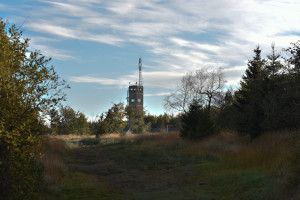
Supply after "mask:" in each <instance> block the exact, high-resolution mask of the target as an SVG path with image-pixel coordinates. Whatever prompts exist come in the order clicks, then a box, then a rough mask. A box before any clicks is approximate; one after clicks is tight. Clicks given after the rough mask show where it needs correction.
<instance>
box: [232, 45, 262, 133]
mask: <svg viewBox="0 0 300 200" xmlns="http://www.w3.org/2000/svg"><path fill="white" fill-rule="evenodd" d="M254 54H255V55H254V57H253V58H252V59H251V60H249V61H248V68H247V69H246V71H245V74H244V75H243V77H242V81H241V83H240V85H241V87H240V88H239V89H238V90H237V92H236V93H235V99H236V101H235V105H236V107H237V109H238V111H239V115H240V116H239V120H238V123H237V129H238V132H241V133H247V134H250V136H251V137H252V138H255V137H257V136H258V135H260V134H261V132H262V130H263V129H262V126H263V120H264V111H263V108H262V107H261V103H260V102H261V100H262V98H263V97H264V91H265V89H264V84H263V81H264V80H265V78H266V76H267V73H266V70H265V63H266V61H265V60H264V59H262V58H261V49H260V48H259V46H258V47H257V48H256V49H254Z"/></svg>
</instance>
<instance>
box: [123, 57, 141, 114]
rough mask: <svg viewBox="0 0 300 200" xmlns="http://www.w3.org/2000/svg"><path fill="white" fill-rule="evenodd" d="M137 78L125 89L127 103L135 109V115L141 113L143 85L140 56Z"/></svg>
mask: <svg viewBox="0 0 300 200" xmlns="http://www.w3.org/2000/svg"><path fill="white" fill-rule="evenodd" d="M138 66H139V80H138V82H136V83H135V84H130V82H129V87H128V91H127V105H129V106H132V107H133V108H134V109H135V112H136V114H137V115H141V114H142V113H143V105H144V87H143V78H142V58H141V57H140V58H139V65H138Z"/></svg>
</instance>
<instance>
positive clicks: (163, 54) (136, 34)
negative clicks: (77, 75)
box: [0, 0, 300, 88]
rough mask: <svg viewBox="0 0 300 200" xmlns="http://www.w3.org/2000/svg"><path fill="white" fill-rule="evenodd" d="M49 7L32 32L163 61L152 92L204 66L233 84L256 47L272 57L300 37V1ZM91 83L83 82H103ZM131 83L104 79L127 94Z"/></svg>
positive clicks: (74, 1) (177, 0) (85, 2)
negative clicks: (138, 50) (130, 46)
mask: <svg viewBox="0 0 300 200" xmlns="http://www.w3.org/2000/svg"><path fill="white" fill-rule="evenodd" d="M44 2H46V5H47V7H41V9H40V12H34V13H33V18H32V20H31V22H30V23H29V24H25V25H26V26H27V27H29V28H31V29H32V30H34V31H36V32H42V33H47V34H50V35H52V36H55V37H59V38H70V39H76V40H83V41H93V42H100V43H105V44H109V45H114V46H122V47H124V46H126V43H134V44H138V45H140V46H141V47H142V48H144V49H146V50H147V51H148V52H149V53H152V54H154V55H156V56H158V57H154V59H156V60H152V61H153V62H155V63H156V66H155V65H152V66H151V68H147V70H152V72H151V71H149V72H144V80H145V84H147V85H149V86H150V87H161V88H170V87H172V86H173V87H174V83H175V82H176V81H178V80H179V77H180V76H182V75H183V74H185V73H186V72H188V71H193V70H196V69H199V68H200V67H202V66H204V67H209V68H216V67H220V66H221V67H226V70H225V72H226V74H227V76H228V77H229V78H230V80H229V82H232V83H234V82H237V79H239V78H240V76H241V74H242V71H243V70H242V69H240V68H237V67H235V66H236V65H239V66H240V65H242V64H244V63H245V61H247V59H248V58H250V57H251V56H252V50H253V49H254V48H255V46H256V45H258V44H259V45H260V46H261V47H262V48H263V54H266V53H267V52H268V51H269V50H270V44H271V42H273V41H275V43H276V46H277V49H279V50H280V49H282V48H283V47H287V46H288V45H289V43H290V42H295V41H296V40H298V39H299V35H300V21H299V18H300V12H299V10H300V2H298V1H292V0H288V1H286V0H273V1H265V0H244V1H239V0H226V1H225V0H219V1H198V0H190V1H185V0H172V1H171V0H167V1H163V2H162V1H158V0H153V1H138V0H114V1H97V0H64V1H62V0H57V1H51V0H49V1H44ZM0 5H1V4H0ZM53 16H54V17H53ZM48 19H51V20H48ZM190 36H191V37H190ZM52 53H54V52H52ZM232 63H234V64H232ZM244 67H246V64H245V66H244ZM227 68H228V69H227ZM174 74H176V75H174ZM238 76H239V77H238ZM85 78H86V79H80V80H81V81H84V80H86V81H88V80H89V81H91V80H93V81H96V80H95V79H93V78H92V77H90V76H89V77H85ZM128 78H131V77H129V75H128V76H124V77H122V78H121V77H120V78H119V79H118V80H117V81H115V80H113V79H109V78H107V79H97V80H98V83H100V84H108V83H109V84H111V85H119V86H120V85H121V86H122V87H123V86H124V85H125V84H127V82H128V80H127V79H128ZM74 80H75V79H74ZM77 80H79V79H77ZM125 80H126V83H125ZM96 82H97V81H96ZM120 82H122V83H121V84H120ZM123 82H124V83H123Z"/></svg>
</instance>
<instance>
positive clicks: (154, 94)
mask: <svg viewBox="0 0 300 200" xmlns="http://www.w3.org/2000/svg"><path fill="white" fill-rule="evenodd" d="M170 94H171V92H159V93H152V94H144V96H145V97H153V96H168V95H170Z"/></svg>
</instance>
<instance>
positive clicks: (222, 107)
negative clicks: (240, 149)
mask: <svg viewBox="0 0 300 200" xmlns="http://www.w3.org/2000/svg"><path fill="white" fill-rule="evenodd" d="M253 52H254V56H253V57H252V58H251V59H249V60H248V63H247V69H246V71H245V73H244V75H243V76H242V79H241V81H240V84H239V86H238V87H237V88H236V89H232V88H227V90H226V89H225V88H224V84H225V82H226V81H225V79H224V76H223V71H222V70H221V69H218V70H211V71H209V70H208V69H206V68H202V69H200V70H198V71H196V72H193V73H188V74H186V75H185V76H184V77H182V79H181V82H180V84H179V86H178V88H177V90H176V91H175V92H174V93H172V94H171V95H169V96H167V97H166V98H165V100H164V102H165V108H167V109H173V110H177V111H179V112H180V113H181V116H180V119H181V124H182V126H181V130H180V133H181V136H182V137H184V138H189V139H201V138H203V137H206V136H208V135H211V134H214V133H218V132H219V131H220V130H232V131H235V132H238V133H240V134H248V135H250V136H251V138H252V139H255V138H256V137H258V136H259V135H260V134H262V133H264V132H273V131H280V130H297V129H299V128H300V41H297V42H296V43H291V46H290V47H288V48H285V49H283V51H282V52H277V51H276V49H275V44H274V43H272V45H271V52H270V53H269V54H267V55H266V57H265V58H263V57H262V50H261V49H260V47H259V46H258V47H257V48H255V49H254V51H253ZM283 53H284V55H283Z"/></svg>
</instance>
